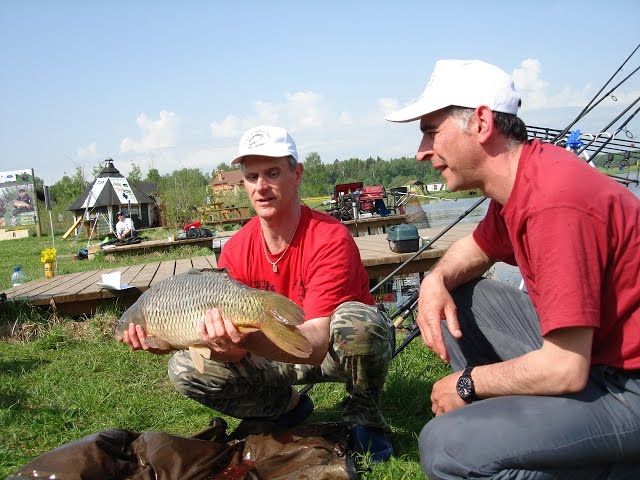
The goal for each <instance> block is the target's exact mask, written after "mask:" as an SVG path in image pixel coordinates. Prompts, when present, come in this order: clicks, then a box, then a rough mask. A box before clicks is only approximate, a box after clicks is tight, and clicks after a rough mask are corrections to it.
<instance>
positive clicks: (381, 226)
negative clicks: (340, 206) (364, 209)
mask: <svg viewBox="0 0 640 480" xmlns="http://www.w3.org/2000/svg"><path fill="white" fill-rule="evenodd" d="M403 223H407V216H406V215H387V216H386V217H381V216H379V215H376V216H373V217H364V218H359V219H358V220H344V221H343V222H342V224H343V225H344V226H345V227H347V228H348V229H349V231H350V232H351V235H352V236H354V237H361V236H363V235H375V234H378V233H385V232H386V228H387V227H388V226H390V225H400V224H403Z"/></svg>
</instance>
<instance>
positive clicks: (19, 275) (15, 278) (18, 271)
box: [11, 266, 27, 287]
mask: <svg viewBox="0 0 640 480" xmlns="http://www.w3.org/2000/svg"><path fill="white" fill-rule="evenodd" d="M26 281H27V274H26V273H24V270H22V267H20V266H17V267H13V273H12V274H11V284H12V285H13V286H14V287H17V286H18V285H21V284H23V283H24V282H26Z"/></svg>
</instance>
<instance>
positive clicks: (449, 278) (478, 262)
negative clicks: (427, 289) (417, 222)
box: [429, 235, 495, 290]
mask: <svg viewBox="0 0 640 480" xmlns="http://www.w3.org/2000/svg"><path fill="white" fill-rule="evenodd" d="M494 263H495V261H494V260H493V259H492V258H490V257H488V256H487V255H486V254H485V253H484V252H483V251H482V250H481V249H480V247H478V244H477V243H476V242H475V240H474V239H473V236H472V235H467V236H466V237H462V238H461V239H459V240H456V241H455V242H454V243H453V244H452V245H451V247H449V249H448V250H447V252H446V253H445V254H444V256H443V257H442V258H441V259H440V261H439V262H438V263H437V264H436V265H435V266H434V267H433V268H432V269H431V271H430V272H429V276H434V277H440V278H442V281H443V283H444V285H445V287H446V288H447V290H452V289H453V288H455V287H457V286H459V285H462V284H463V283H466V282H468V281H470V280H473V279H475V278H478V277H480V276H481V275H482V274H483V273H484V272H486V271H487V270H488V269H489V268H490V267H491V265H493V264H494Z"/></svg>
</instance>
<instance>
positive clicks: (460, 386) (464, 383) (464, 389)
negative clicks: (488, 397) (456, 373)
mask: <svg viewBox="0 0 640 480" xmlns="http://www.w3.org/2000/svg"><path fill="white" fill-rule="evenodd" d="M456 390H457V391H458V395H460V398H462V399H463V400H467V399H468V398H470V397H471V395H472V392H473V385H472V383H471V378H469V377H460V378H459V379H458V383H457V384H456Z"/></svg>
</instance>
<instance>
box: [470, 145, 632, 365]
mask: <svg viewBox="0 0 640 480" xmlns="http://www.w3.org/2000/svg"><path fill="white" fill-rule="evenodd" d="M473 238H474V239H475V241H476V243H477V244H478V246H479V247H480V248H481V249H482V250H483V251H484V252H485V253H486V254H487V255H489V256H491V257H493V258H496V259H498V260H501V261H504V262H507V263H510V264H512V265H518V267H519V268H520V272H521V273H522V276H523V279H524V282H525V285H526V286H527V290H528V292H529V296H530V297H531V301H532V302H533V305H534V307H535V309H536V312H537V313H538V316H539V317H540V326H541V331H542V334H543V335H546V334H547V333H549V332H550V331H552V330H554V329H557V328H562V327H579V326H585V327H594V328H595V330H594V338H593V347H592V363H593V364H604V365H610V366H614V367H618V368H624V369H627V370H633V369H640V283H639V278H638V277H639V276H640V200H638V198H636V197H635V196H634V195H633V193H631V192H630V191H629V190H628V189H627V188H625V187H624V186H622V185H621V184H619V183H617V182H615V181H614V180H612V179H610V178H609V177H607V176H606V175H603V174H602V173H600V172H599V171H597V170H596V169H595V168H592V167H591V166H589V165H588V164H587V163H586V162H585V161H583V160H581V159H580V158H578V157H577V156H575V155H574V154H573V153H571V152H569V151H567V150H564V149H562V148H560V147H557V146H554V145H550V144H546V143H541V142H540V141H538V140H534V141H532V142H529V143H527V144H526V145H525V146H524V149H523V150H522V155H521V157H520V163H519V165H518V171H517V174H516V180H515V184H514V186H513V191H512V192H511V195H510V196H509V199H508V201H507V203H506V204H505V205H504V207H503V206H502V205H500V204H498V203H497V202H495V201H492V202H491V204H490V206H489V210H488V212H487V215H486V217H485V218H484V219H483V220H482V221H481V222H480V224H479V225H478V228H477V229H476V231H475V232H474V234H473Z"/></svg>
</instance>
